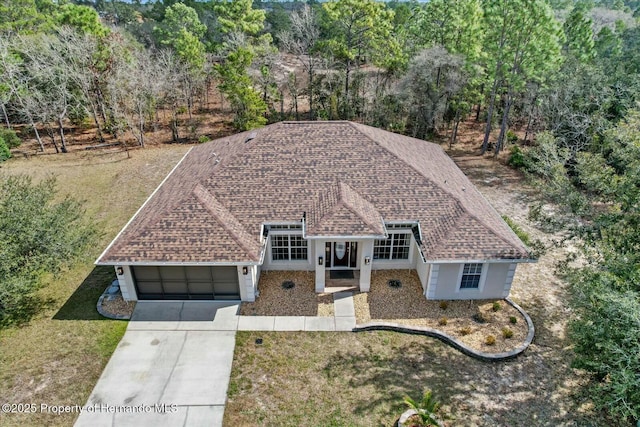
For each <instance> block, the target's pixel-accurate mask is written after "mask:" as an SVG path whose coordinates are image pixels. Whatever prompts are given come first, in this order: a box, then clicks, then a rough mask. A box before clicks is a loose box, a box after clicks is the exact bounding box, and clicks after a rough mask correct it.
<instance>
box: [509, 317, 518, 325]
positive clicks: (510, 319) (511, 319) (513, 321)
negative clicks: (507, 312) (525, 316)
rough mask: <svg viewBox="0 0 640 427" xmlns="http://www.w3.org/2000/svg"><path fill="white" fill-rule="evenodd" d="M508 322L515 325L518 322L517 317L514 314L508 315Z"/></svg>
mask: <svg viewBox="0 0 640 427" xmlns="http://www.w3.org/2000/svg"><path fill="white" fill-rule="evenodd" d="M509 322H511V323H512V324H514V325H515V324H516V323H518V318H517V317H516V316H509Z"/></svg>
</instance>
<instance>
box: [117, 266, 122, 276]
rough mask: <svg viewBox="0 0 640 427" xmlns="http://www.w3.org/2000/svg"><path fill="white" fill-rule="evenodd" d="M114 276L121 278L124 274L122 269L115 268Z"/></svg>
mask: <svg viewBox="0 0 640 427" xmlns="http://www.w3.org/2000/svg"><path fill="white" fill-rule="evenodd" d="M116 274H117V275H118V276H122V275H123V274H124V270H123V269H122V267H118V268H116Z"/></svg>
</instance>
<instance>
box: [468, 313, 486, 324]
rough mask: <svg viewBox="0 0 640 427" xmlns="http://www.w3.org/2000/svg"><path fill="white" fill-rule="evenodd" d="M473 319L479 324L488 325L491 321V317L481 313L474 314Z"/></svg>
mask: <svg viewBox="0 0 640 427" xmlns="http://www.w3.org/2000/svg"><path fill="white" fill-rule="evenodd" d="M471 318H472V319H473V320H474V321H476V322H478V323H487V322H488V321H489V316H487V315H486V314H484V313H483V312H481V311H479V312H477V313H476V314H474V315H473V316H472V317H471Z"/></svg>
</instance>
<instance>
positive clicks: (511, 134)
mask: <svg viewBox="0 0 640 427" xmlns="http://www.w3.org/2000/svg"><path fill="white" fill-rule="evenodd" d="M507 142H509V143H511V144H515V143H516V142H518V135H516V133H515V132H514V131H512V130H511V129H509V130H508V131H507Z"/></svg>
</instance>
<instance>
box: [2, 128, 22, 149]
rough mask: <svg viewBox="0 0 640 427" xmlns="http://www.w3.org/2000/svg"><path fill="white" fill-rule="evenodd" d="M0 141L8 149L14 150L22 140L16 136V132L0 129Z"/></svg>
mask: <svg viewBox="0 0 640 427" xmlns="http://www.w3.org/2000/svg"><path fill="white" fill-rule="evenodd" d="M0 139H1V140H3V141H4V143H5V144H6V145H7V147H9V148H10V149H11V148H16V147H18V146H19V145H20V144H21V143H22V140H21V139H20V137H18V135H16V132H15V131H14V130H13V129H9V128H3V127H0Z"/></svg>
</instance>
